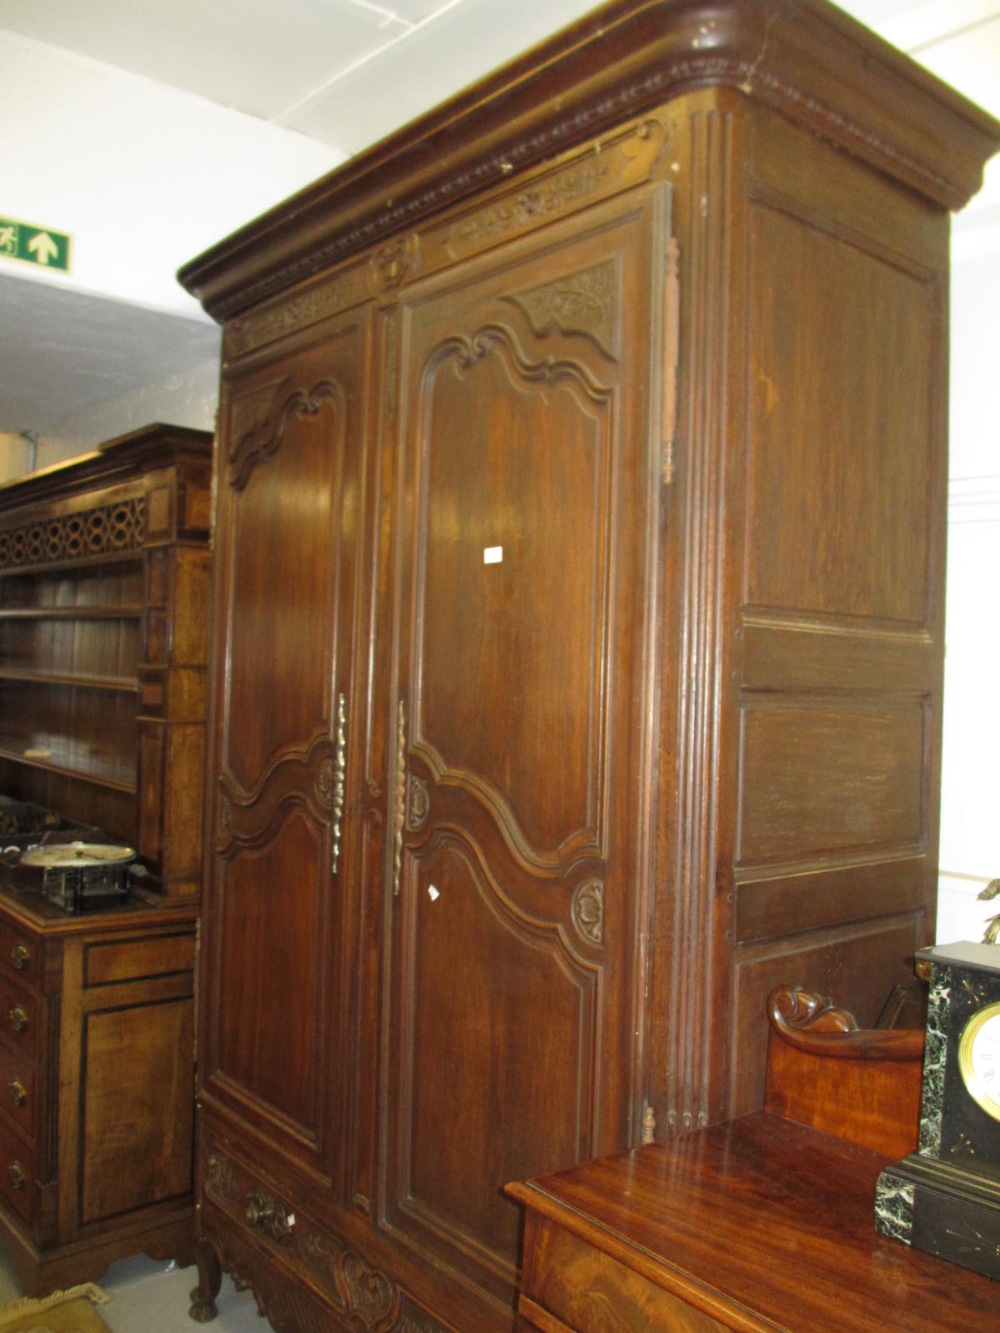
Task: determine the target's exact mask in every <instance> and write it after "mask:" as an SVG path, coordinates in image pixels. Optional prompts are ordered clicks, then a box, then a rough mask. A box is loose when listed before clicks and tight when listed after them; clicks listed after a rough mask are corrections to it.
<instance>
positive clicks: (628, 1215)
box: [509, 987, 997, 1333]
mask: <svg viewBox="0 0 1000 1333" xmlns="http://www.w3.org/2000/svg"><path fill="white" fill-rule="evenodd" d="M770 1008H771V1018H772V1036H771V1042H770V1047H769V1052H770V1053H769V1060H768V1088H769V1093H768V1100H769V1105H771V1106H772V1107H775V1106H778V1105H781V1106H783V1107H784V1108H785V1109H786V1110H787V1112H788V1114H789V1115H790V1116H792V1117H793V1118H792V1119H788V1118H785V1116H782V1115H777V1114H774V1113H773V1111H764V1112H759V1113H757V1114H754V1115H749V1116H744V1117H741V1118H740V1119H737V1120H732V1121H729V1122H727V1123H726V1124H722V1125H718V1126H715V1127H714V1128H712V1129H706V1130H701V1131H699V1132H698V1133H695V1134H690V1135H685V1136H684V1137H682V1138H679V1139H675V1140H673V1141H672V1142H670V1143H664V1144H659V1143H656V1144H650V1145H648V1146H646V1147H643V1148H639V1149H637V1150H636V1151H634V1152H631V1153H626V1154H623V1155H621V1156H618V1157H610V1158H604V1159H601V1160H598V1161H594V1162H588V1163H587V1164H586V1165H584V1166H580V1167H576V1168H574V1169H572V1170H569V1171H563V1172H556V1173H554V1174H552V1175H548V1176H543V1177H540V1178H539V1179H536V1180H533V1181H530V1182H528V1183H527V1184H516V1185H512V1186H510V1188H509V1193H510V1194H511V1195H512V1196H513V1197H514V1198H516V1199H517V1200H519V1201H520V1202H521V1203H523V1204H524V1206H525V1209H526V1220H525V1239H524V1266H523V1278H522V1292H521V1297H520V1301H519V1306H518V1309H519V1319H520V1322H519V1324H518V1327H519V1329H521V1330H524V1333H528V1330H536V1331H537V1333H608V1330H612V1329H613V1330H618V1329H622V1330H624V1329H627V1330H628V1331H629V1333H647V1330H648V1331H650V1333H651V1331H652V1330H667V1329H669V1330H671V1331H673V1330H684V1333H717V1331H719V1330H740V1331H741V1333H750V1331H753V1333H758V1331H759V1333H764V1331H765V1330H767V1333H773V1331H774V1330H775V1329H781V1330H783V1331H784V1333H870V1331H871V1329H872V1328H873V1327H875V1326H876V1324H877V1323H878V1320H879V1317H883V1318H884V1319H885V1320H887V1321H888V1323H889V1324H891V1327H893V1328H900V1329H902V1328H905V1329H907V1330H908V1331H909V1333H968V1330H969V1329H970V1328H977V1327H979V1328H982V1327H991V1326H992V1321H994V1320H995V1317H996V1309H997V1287H996V1285H995V1284H994V1283H992V1282H990V1281H989V1279H987V1278H984V1277H981V1276H979V1275H977V1274H973V1273H969V1272H967V1271H966V1270H964V1269H961V1268H958V1267H956V1266H954V1265H951V1264H946V1263H943V1262H942V1261H941V1260H938V1259H934V1258H932V1257H930V1256H929V1255H926V1254H922V1253H920V1252H919V1251H914V1250H910V1249H907V1248H906V1247H905V1246H903V1245H900V1244H899V1243H898V1242H896V1241H892V1240H888V1239H885V1238H883V1237H881V1236H878V1235H876V1232H875V1211H874V1202H875V1183H876V1180H877V1179H878V1175H879V1172H880V1171H881V1170H882V1169H883V1167H884V1166H885V1165H886V1162H887V1159H888V1154H889V1151H895V1149H894V1148H892V1149H887V1151H885V1152H876V1151H872V1149H870V1148H869V1147H866V1146H864V1142H865V1140H868V1139H870V1138H871V1137H872V1135H873V1134H874V1135H875V1137H880V1136H882V1137H884V1136H885V1135H887V1134H889V1135H890V1137H891V1135H892V1133H893V1131H892V1130H891V1128H890V1127H891V1124H892V1122H893V1120H894V1119H895V1121H896V1129H895V1131H894V1134H895V1139H894V1141H895V1142H904V1143H906V1142H908V1143H910V1144H911V1145H912V1144H914V1143H915V1142H916V1122H915V1119H914V1113H915V1110H916V1106H915V1104H914V1101H913V1089H914V1086H917V1088H919V1078H920V1046H921V1045H922V1038H923V1033H920V1032H908V1031H906V1032H888V1033H886V1032H880V1031H873V1030H859V1029H858V1028H857V1025H856V1024H855V1023H854V1021H853V1019H852V1018H851V1016H850V1015H849V1014H847V1013H845V1011H843V1010H837V1009H834V1008H833V1006H831V1005H830V1003H829V1001H824V1000H822V999H821V998H820V997H818V996H815V995H806V994H804V993H802V992H800V991H798V990H797V989H796V988H794V987H782V988H779V989H777V990H775V991H774V992H773V993H772V995H771V1000H770ZM872 1056H874V1057H875V1058H872ZM820 1065H823V1066H824V1068H823V1069H822V1070H821V1069H820V1068H819V1066H820ZM859 1104H861V1105H862V1106H865V1105H875V1106H876V1107H877V1108H879V1110H878V1113H877V1114H875V1115H874V1116H872V1117H869V1116H866V1115H865V1114H864V1113H862V1114H861V1115H860V1116H859V1115H858V1107H859ZM817 1120H821V1121H822V1122H823V1123H824V1125H825V1128H827V1129H835V1130H837V1131H839V1133H840V1137H835V1136H834V1134H833V1133H824V1132H820V1131H819V1130H817V1129H815V1128H812V1127H811V1126H812V1124H815V1123H816V1122H817ZM800 1121H804V1122H805V1123H799V1122H800ZM852 1140H853V1141H852ZM877 1312H881V1316H880V1315H879V1313H877ZM984 1321H985V1322H984Z"/></svg>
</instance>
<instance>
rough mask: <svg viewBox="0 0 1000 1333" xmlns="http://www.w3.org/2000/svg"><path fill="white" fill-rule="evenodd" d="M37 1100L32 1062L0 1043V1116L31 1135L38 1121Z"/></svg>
mask: <svg viewBox="0 0 1000 1333" xmlns="http://www.w3.org/2000/svg"><path fill="white" fill-rule="evenodd" d="M36 1100H37V1099H36V1088H35V1071H34V1067H33V1065H32V1063H31V1061H30V1060H25V1059H24V1058H23V1057H21V1056H18V1055H15V1054H14V1053H13V1052H11V1051H8V1050H7V1048H6V1047H5V1046H3V1045H0V1116H6V1118H7V1119H8V1120H9V1121H10V1123H11V1124H13V1125H18V1126H20V1128H21V1129H22V1130H23V1131H24V1133H25V1134H27V1135H32V1134H34V1132H35V1125H36V1124H37V1113H36Z"/></svg>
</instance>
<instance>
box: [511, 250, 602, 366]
mask: <svg viewBox="0 0 1000 1333" xmlns="http://www.w3.org/2000/svg"><path fill="white" fill-rule="evenodd" d="M618 285H619V284H618V272H617V265H616V263H615V261H614V260H613V259H607V260H605V261H604V262H603V263H601V264H595V265H594V267H593V268H589V269H584V270H583V271H582V272H580V273H571V274H569V275H567V276H566V277H563V278H559V279H558V280H557V281H555V282H547V283H544V284H542V285H541V286H539V287H532V288H530V289H529V290H528V291H525V292H518V293H516V294H515V295H513V296H510V297H508V300H510V301H512V302H513V303H514V304H515V305H517V306H519V307H520V308H521V309H522V310H523V311H524V313H525V314H526V315H527V317H528V321H529V323H530V324H531V327H532V329H533V330H534V332H535V334H536V335H537V336H538V337H540V338H541V337H543V336H544V335H545V334H547V333H551V332H553V331H554V330H558V331H559V332H560V333H564V334H574V333H576V334H582V335H583V336H584V337H586V338H590V339H591V340H592V341H593V342H595V343H596V344H597V346H598V347H599V348H600V349H601V351H602V352H604V353H606V355H608V356H609V357H611V358H612V359H617V352H618V347H617V341H618V340H617V337H616V333H617V328H618V302H617V296H618Z"/></svg>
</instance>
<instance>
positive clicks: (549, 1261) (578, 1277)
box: [518, 1212, 730, 1333]
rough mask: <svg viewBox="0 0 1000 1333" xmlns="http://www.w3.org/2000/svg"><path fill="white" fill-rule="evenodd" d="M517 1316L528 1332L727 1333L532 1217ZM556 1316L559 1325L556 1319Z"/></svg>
mask: <svg viewBox="0 0 1000 1333" xmlns="http://www.w3.org/2000/svg"><path fill="white" fill-rule="evenodd" d="M518 1311H519V1313H520V1315H521V1317H522V1321H524V1323H525V1326H526V1327H528V1328H539V1329H552V1328H555V1329H566V1330H567V1333H635V1330H637V1329H658V1328H663V1329H675V1330H677V1333H726V1330H728V1329H729V1328H730V1325H729V1324H723V1323H719V1321H718V1320H716V1319H713V1318H712V1317H711V1315H708V1314H706V1313H704V1312H703V1311H702V1310H699V1309H697V1308H696V1307H695V1306H693V1305H689V1304H688V1303H687V1301H686V1300H684V1298H683V1297H682V1296H681V1295H679V1294H675V1293H673V1292H670V1291H666V1290H665V1289H664V1288H663V1287H662V1286H660V1285H659V1284H658V1283H656V1282H654V1281H651V1280H650V1279H649V1278H648V1277H646V1276H644V1275H643V1274H642V1273H640V1272H638V1271H637V1270H636V1269H633V1268H629V1267H626V1265H625V1264H622V1263H619V1262H618V1261H617V1260H616V1259H613V1258H612V1257H611V1256H610V1255H608V1254H604V1253H602V1252H601V1251H600V1250H599V1249H597V1248H596V1247H595V1246H594V1245H592V1244H590V1243H588V1242H587V1241H584V1240H581V1239H580V1238H579V1237H577V1236H575V1235H573V1234H572V1233H570V1232H569V1231H564V1230H563V1228H562V1227H560V1226H559V1225H558V1224H556V1223H554V1222H550V1221H548V1220H547V1219H541V1218H538V1217H535V1216H533V1215H532V1214H531V1213H530V1212H529V1214H528V1218H527V1225H526V1229H525V1264H524V1275H523V1290H522V1294H521V1298H520V1302H519V1305H518ZM553 1316H554V1319H553Z"/></svg>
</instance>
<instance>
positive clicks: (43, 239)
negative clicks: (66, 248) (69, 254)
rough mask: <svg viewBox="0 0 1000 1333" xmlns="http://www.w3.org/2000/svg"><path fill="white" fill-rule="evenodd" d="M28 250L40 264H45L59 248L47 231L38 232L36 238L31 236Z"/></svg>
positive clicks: (56, 253)
mask: <svg viewBox="0 0 1000 1333" xmlns="http://www.w3.org/2000/svg"><path fill="white" fill-rule="evenodd" d="M28 249H29V250H30V251H31V252H32V254H33V255H34V256H35V258H36V259H37V260H38V262H39V263H40V264H47V263H48V262H49V260H50V259H55V257H56V255H58V253H59V246H58V245H57V244H56V243H55V241H54V240H53V239H52V237H51V236H50V235H49V233H48V232H47V231H40V232H39V233H38V235H37V236H32V238H31V240H30V241H29V242H28Z"/></svg>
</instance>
